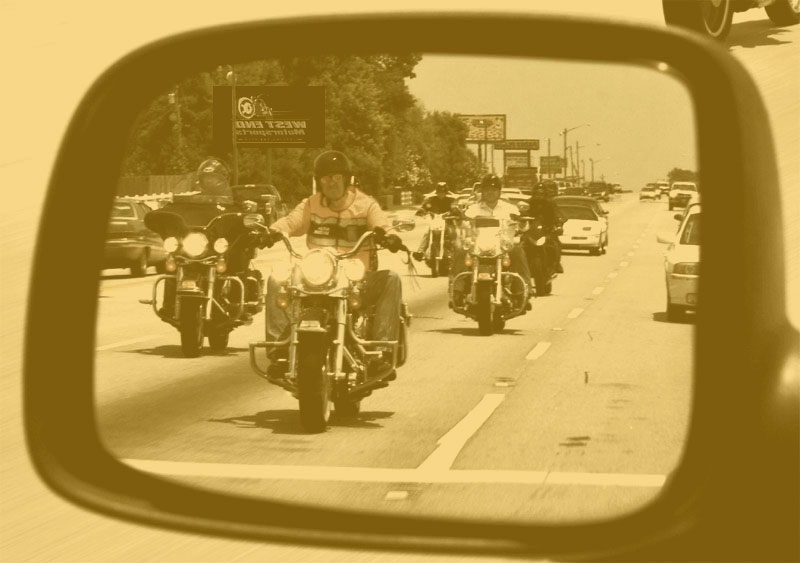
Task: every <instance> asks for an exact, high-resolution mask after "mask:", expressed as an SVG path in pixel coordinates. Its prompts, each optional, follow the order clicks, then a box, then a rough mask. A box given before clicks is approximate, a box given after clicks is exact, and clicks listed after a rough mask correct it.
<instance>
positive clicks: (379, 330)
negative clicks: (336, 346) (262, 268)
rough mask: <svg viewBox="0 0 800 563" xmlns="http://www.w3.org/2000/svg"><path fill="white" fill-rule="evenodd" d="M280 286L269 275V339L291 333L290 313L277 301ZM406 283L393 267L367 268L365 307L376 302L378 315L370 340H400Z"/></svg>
mask: <svg viewBox="0 0 800 563" xmlns="http://www.w3.org/2000/svg"><path fill="white" fill-rule="evenodd" d="M279 290H280V286H279V285H278V284H277V283H276V282H275V280H273V279H272V277H271V276H270V278H269V281H268V282H267V295H266V311H265V314H266V316H267V340H268V341H275V340H281V339H283V338H286V337H287V336H288V334H289V316H288V315H287V313H286V310H285V309H281V308H280V307H278V305H277V296H278V291H279ZM402 300H403V286H402V283H401V281H400V276H399V275H397V272H393V271H392V270H378V271H377V272H367V275H366V278H365V280H364V292H363V294H362V303H363V305H362V307H370V306H372V305H373V304H374V305H375V308H376V310H375V319H374V322H373V323H372V331H371V332H372V334H368V335H367V338H368V339H369V340H397V337H398V334H399V330H400V303H401V301H402Z"/></svg>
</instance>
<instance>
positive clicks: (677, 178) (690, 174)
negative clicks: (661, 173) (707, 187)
mask: <svg viewBox="0 0 800 563" xmlns="http://www.w3.org/2000/svg"><path fill="white" fill-rule="evenodd" d="M667 181H668V182H669V183H670V184H671V183H672V182H696V181H697V172H695V171H694V170H684V169H683V168H673V169H672V170H670V171H669V172H668V173H667Z"/></svg>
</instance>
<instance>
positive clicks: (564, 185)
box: [553, 180, 575, 195]
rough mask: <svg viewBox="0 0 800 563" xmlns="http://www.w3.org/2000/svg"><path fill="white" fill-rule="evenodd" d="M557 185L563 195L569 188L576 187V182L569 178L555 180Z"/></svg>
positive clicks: (559, 192)
mask: <svg viewBox="0 0 800 563" xmlns="http://www.w3.org/2000/svg"><path fill="white" fill-rule="evenodd" d="M553 181H554V182H555V183H556V185H557V186H558V194H559V195H561V194H563V193H564V191H565V190H566V189H567V188H573V187H575V184H573V183H572V182H570V181H569V180H553Z"/></svg>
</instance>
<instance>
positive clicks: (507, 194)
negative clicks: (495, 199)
mask: <svg viewBox="0 0 800 563" xmlns="http://www.w3.org/2000/svg"><path fill="white" fill-rule="evenodd" d="M500 199H504V200H505V201H507V202H509V203H513V204H514V205H516V206H517V208H518V209H519V211H520V213H525V212H526V211H527V210H528V200H529V199H530V196H528V195H525V194H524V193H522V191H521V190H520V189H519V188H503V189H502V190H500Z"/></svg>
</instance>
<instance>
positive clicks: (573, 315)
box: [567, 308, 583, 319]
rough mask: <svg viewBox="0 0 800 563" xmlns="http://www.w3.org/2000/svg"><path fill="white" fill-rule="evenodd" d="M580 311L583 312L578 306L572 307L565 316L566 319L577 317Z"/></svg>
mask: <svg viewBox="0 0 800 563" xmlns="http://www.w3.org/2000/svg"><path fill="white" fill-rule="evenodd" d="M581 313H583V309H580V308H578V309H573V310H572V311H570V312H569V315H567V318H568V319H577V318H578V317H579V316H580V314H581Z"/></svg>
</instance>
